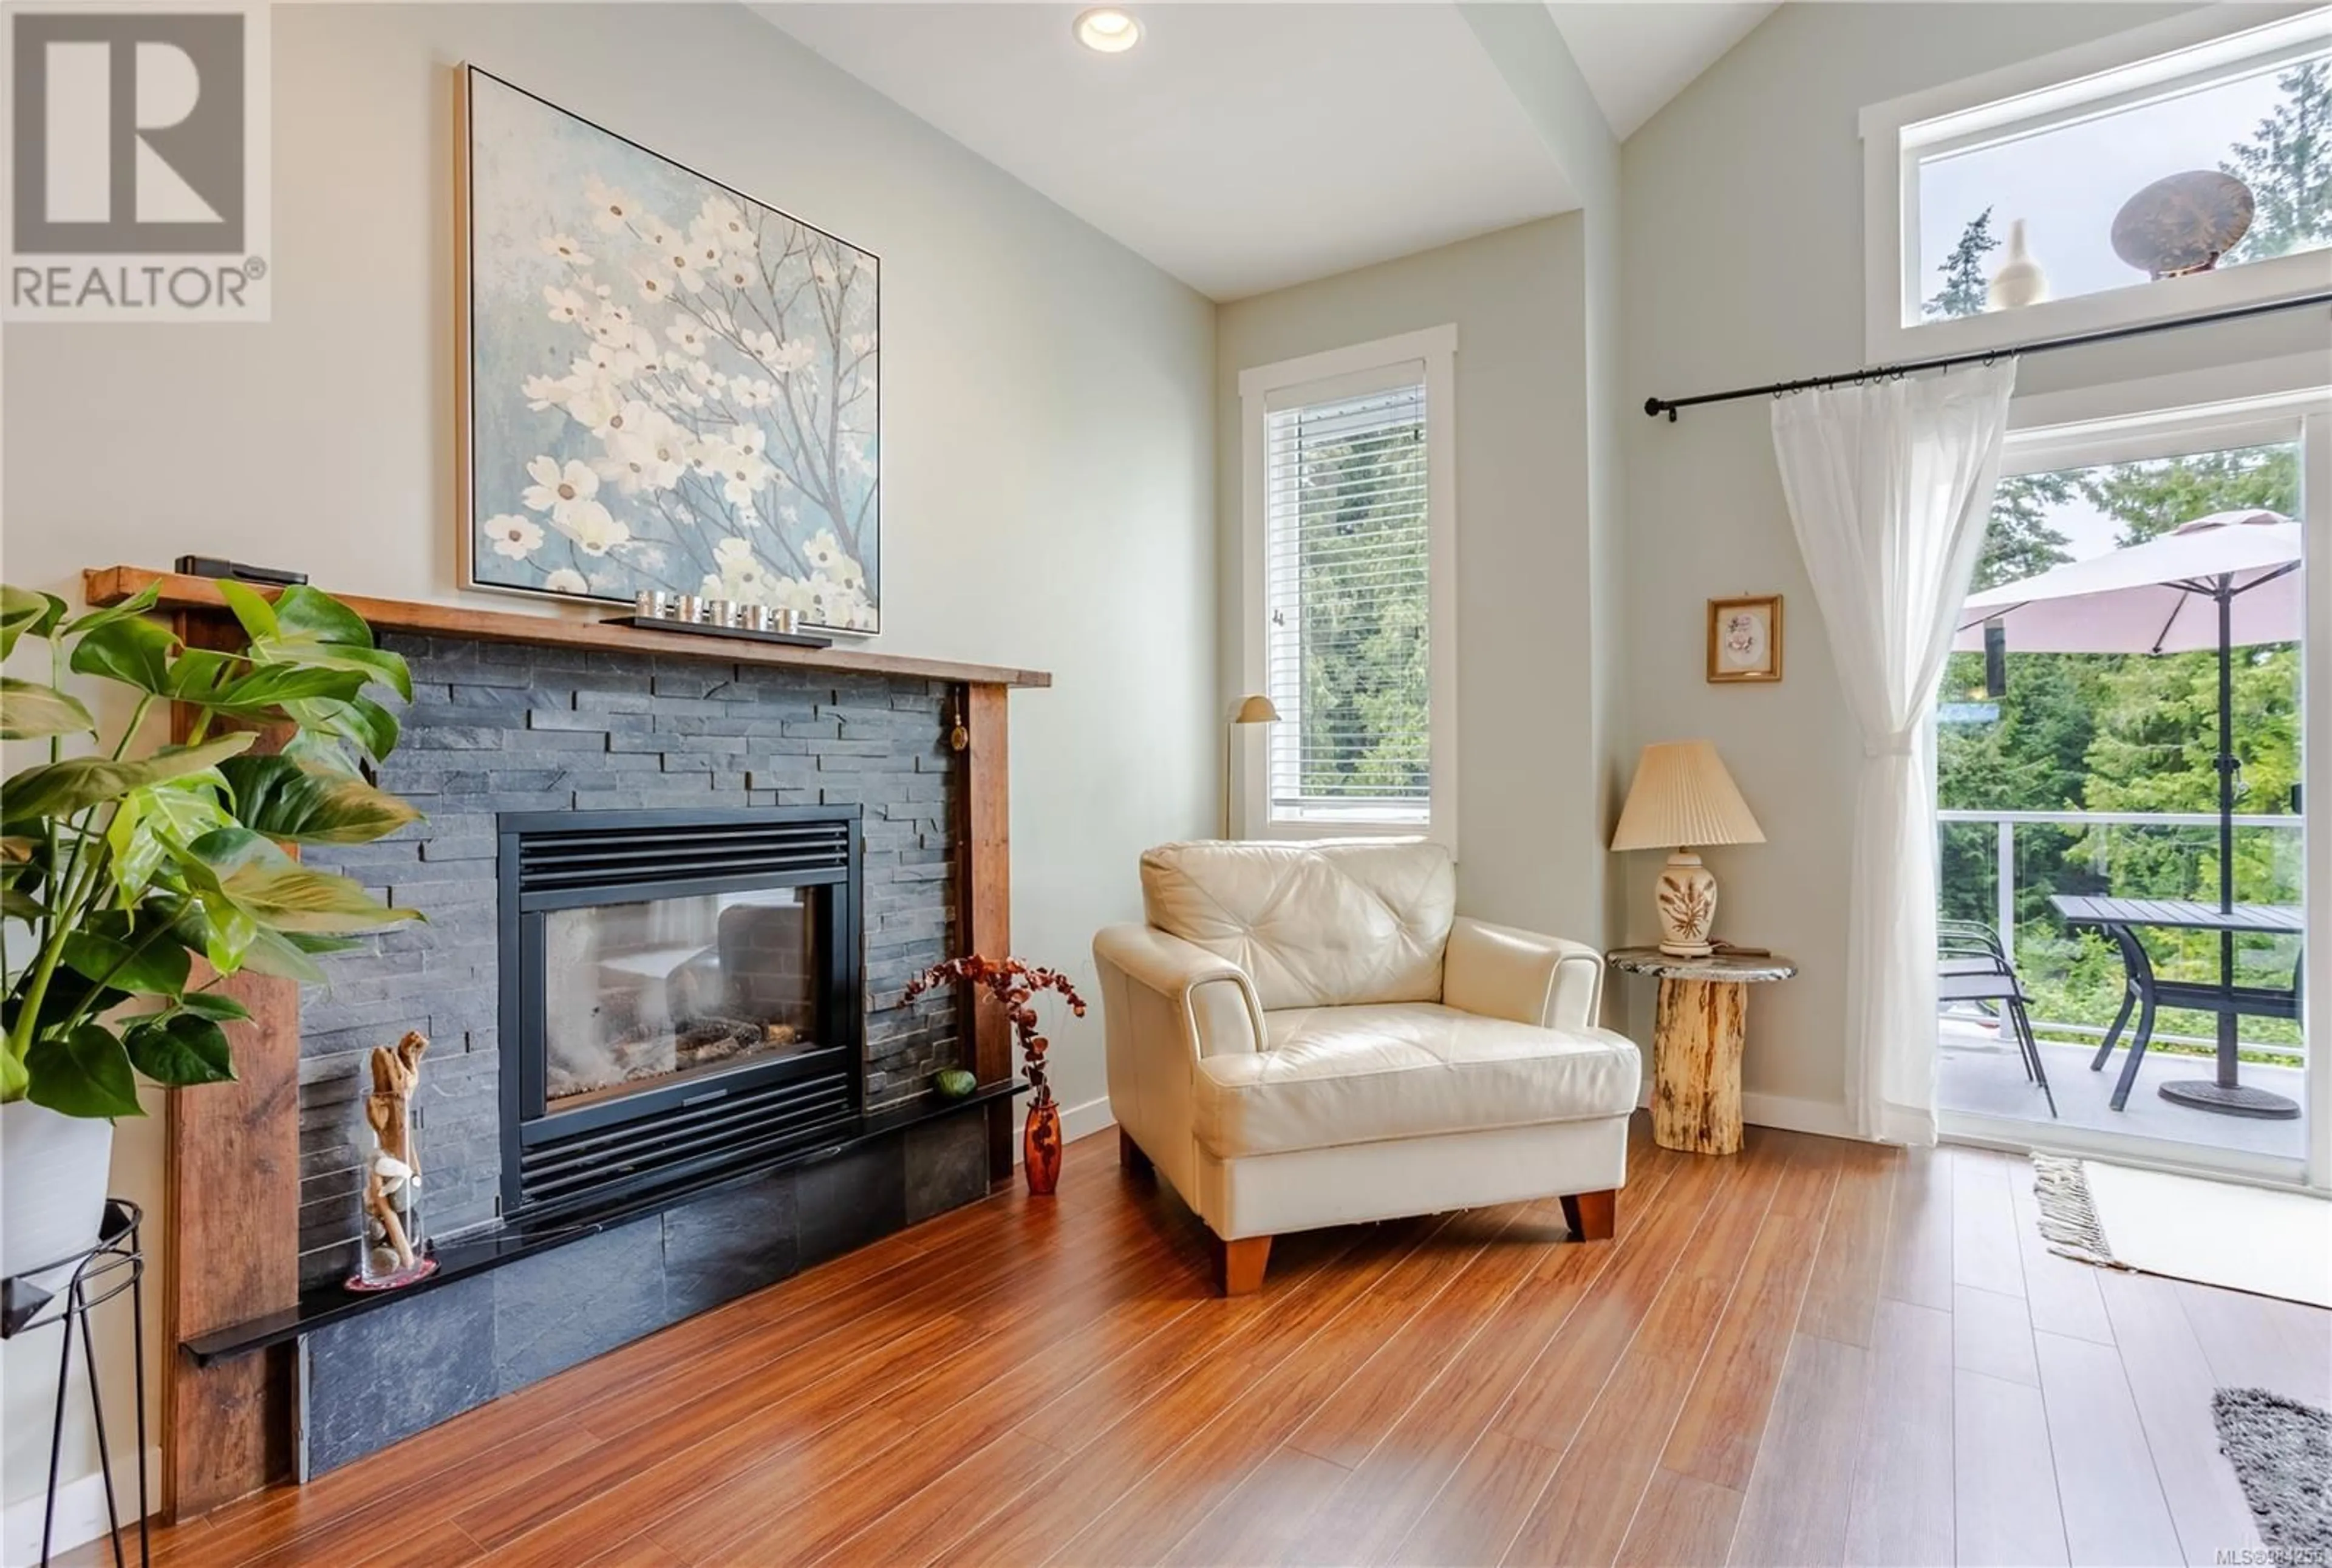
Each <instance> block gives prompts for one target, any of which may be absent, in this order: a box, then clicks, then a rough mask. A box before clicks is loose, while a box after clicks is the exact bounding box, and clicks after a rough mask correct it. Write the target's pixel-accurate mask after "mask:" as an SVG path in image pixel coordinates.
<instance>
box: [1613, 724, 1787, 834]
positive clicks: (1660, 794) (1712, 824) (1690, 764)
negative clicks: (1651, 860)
mask: <svg viewBox="0 0 2332 1568" xmlns="http://www.w3.org/2000/svg"><path fill="white" fill-rule="evenodd" d="M1764 842H1765V834H1764V830H1763V828H1761V827H1758V826H1757V818H1756V817H1753V816H1751V815H1750V813H1749V804H1748V802H1747V801H1745V800H1744V799H1742V798H1741V791H1740V790H1739V789H1736V788H1735V785H1734V782H1733V775H1732V774H1730V773H1727V772H1726V771H1725V764H1724V762H1723V761H1722V760H1719V759H1718V757H1717V755H1716V747H1715V746H1713V745H1711V744H1710V743H1709V742H1707V741H1659V742H1658V743H1657V744H1654V745H1650V746H1647V747H1645V748H1644V754H1643V756H1642V757H1641V758H1640V759H1639V760H1638V761H1637V763H1636V781H1635V782H1634V783H1633V784H1631V785H1630V786H1629V787H1628V804H1627V805H1626V806H1625V807H1623V808H1620V827H1619V830H1618V831H1617V832H1615V833H1613V834H1612V835H1611V847H1612V848H1614V849H1693V848H1697V847H1699V846H1702V845H1707V844H1763V843H1764Z"/></svg>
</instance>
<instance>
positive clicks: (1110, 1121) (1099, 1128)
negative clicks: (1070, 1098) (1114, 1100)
mask: <svg viewBox="0 0 2332 1568" xmlns="http://www.w3.org/2000/svg"><path fill="white" fill-rule="evenodd" d="M1116 1125H1117V1118H1116V1117H1115V1116H1113V1115H1112V1114H1110V1109H1109V1096H1108V1095H1101V1096H1100V1097H1099V1098H1097V1099H1092V1100H1087V1101H1086V1102H1085V1104H1082V1105H1064V1106H1062V1107H1061V1142H1062V1143H1075V1142H1076V1141H1077V1140H1078V1139H1080V1138H1084V1137H1089V1136H1091V1135H1092V1134H1093V1133H1101V1132H1105V1131H1107V1130H1108V1129H1109V1128H1112V1127H1114V1126H1116Z"/></svg>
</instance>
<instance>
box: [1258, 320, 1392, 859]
mask: <svg viewBox="0 0 2332 1568" xmlns="http://www.w3.org/2000/svg"><path fill="white" fill-rule="evenodd" d="M1427 450H1428V442H1427V433H1426V374H1425V366H1424V365H1423V364H1422V363H1421V362H1412V363H1410V364H1408V365H1403V366H1399V367H1391V368H1387V369H1386V370H1383V371H1379V372H1372V373H1370V374H1369V375H1367V376H1365V377H1362V378H1341V379H1340V381H1339V382H1338V383H1335V384H1316V383H1315V384H1314V385H1313V386H1311V387H1291V388H1287V389H1286V390H1285V391H1283V392H1279V393H1277V394H1275V395H1274V396H1273V397H1272V398H1271V399H1270V401H1269V403H1268V404H1267V405H1266V412H1265V415H1264V454H1263V456H1264V464H1263V467H1264V473H1263V483H1264V497H1263V502H1264V504H1263V525H1264V540H1263V548H1264V565H1263V575H1264V614H1265V634H1264V635H1265V669H1264V680H1265V685H1264V689H1265V691H1266V693H1268V694H1269V695H1270V697H1271V700H1272V704H1273V705H1274V706H1275V707H1276V708H1277V709H1278V710H1279V722H1278V723H1277V724H1276V725H1274V726H1273V727H1272V730H1271V735H1270V741H1269V757H1270V761H1269V770H1268V781H1267V790H1268V810H1269V816H1270V819H1271V820H1272V821H1273V822H1275V823H1316V824H1323V825H1333V824H1335V823H1337V822H1349V823H1354V824H1371V825H1374V824H1391V825H1415V826H1419V827H1422V826H1424V825H1425V824H1427V823H1428V822H1429V820H1430V818H1431V814H1432V804H1433V798H1432V783H1433V772H1432V744H1431V733H1432V731H1431V725H1432V703H1431V693H1432V666H1431V657H1430V655H1431V652H1432V613H1431V611H1432V602H1431V594H1430V591H1429V590H1430V583H1429V558H1430V555H1431V541H1430V539H1429V532H1428V524H1429V517H1428V506H1427V483H1426V464H1427Z"/></svg>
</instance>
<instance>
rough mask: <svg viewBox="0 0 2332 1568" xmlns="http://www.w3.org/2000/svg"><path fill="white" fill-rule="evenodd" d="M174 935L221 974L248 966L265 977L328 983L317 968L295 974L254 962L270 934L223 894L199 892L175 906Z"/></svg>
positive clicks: (171, 913) (172, 924) (172, 908)
mask: <svg viewBox="0 0 2332 1568" xmlns="http://www.w3.org/2000/svg"><path fill="white" fill-rule="evenodd" d="M170 934H171V935H172V936H174V937H176V938H177V939H178V942H180V943H181V944H182V945H184V946H185V947H186V948H188V949H190V950H192V951H196V952H198V953H201V954H202V955H203V958H204V959H205V961H207V962H208V963H209V964H210V966H211V967H212V968H213V969H215V970H218V972H219V973H221V974H233V973H234V972H235V971H236V970H240V969H243V968H244V967H245V966H246V965H248V966H249V967H251V968H253V969H256V970H259V971H260V972H261V973H262V974H272V975H282V977H283V978H284V979H286V980H301V981H302V982H304V983H306V984H310V985H320V984H322V983H323V980H324V971H323V970H320V969H319V968H317V967H316V966H315V965H314V964H307V965H306V969H305V970H304V971H302V972H296V973H295V972H292V971H291V970H286V969H282V968H269V967H267V966H265V965H263V964H260V963H257V962H253V959H252V955H253V953H255V952H257V951H259V949H260V948H261V946H262V945H263V944H266V943H267V942H268V938H269V933H268V932H264V931H262V930H261V929H260V926H259V923H258V922H257V921H255V920H253V919H252V918H251V916H249V915H247V914H245V913H243V912H242V911H241V910H239V909H237V908H235V906H234V904H232V903H231V902H229V901H228V899H227V897H226V895H225V894H223V893H218V892H215V891H212V892H196V893H194V894H191V895H190V896H188V897H187V898H186V900H185V901H184V902H183V903H180V904H175V905H173V906H172V907H171V910H170Z"/></svg>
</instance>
